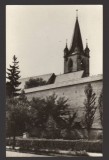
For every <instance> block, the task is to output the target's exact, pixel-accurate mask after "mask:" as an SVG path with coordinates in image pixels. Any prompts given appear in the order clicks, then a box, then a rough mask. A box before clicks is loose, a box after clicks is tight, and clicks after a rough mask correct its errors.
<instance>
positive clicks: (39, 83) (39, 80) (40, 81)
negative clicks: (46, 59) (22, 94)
mask: <svg viewBox="0 0 109 160" xmlns="http://www.w3.org/2000/svg"><path fill="white" fill-rule="evenodd" d="M46 84H47V82H46V81H45V80H43V79H42V78H37V79H33V78H30V79H29V80H28V81H26V82H25V86H24V88H25V89H28V88H33V87H38V86H43V85H46Z"/></svg>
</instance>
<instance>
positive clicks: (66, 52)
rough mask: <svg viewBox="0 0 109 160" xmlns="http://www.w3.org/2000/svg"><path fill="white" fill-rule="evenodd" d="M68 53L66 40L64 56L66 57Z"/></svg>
mask: <svg viewBox="0 0 109 160" xmlns="http://www.w3.org/2000/svg"><path fill="white" fill-rule="evenodd" d="M68 54H69V50H68V47H67V40H66V47H65V48H64V57H65V58H66V57H67V56H68Z"/></svg>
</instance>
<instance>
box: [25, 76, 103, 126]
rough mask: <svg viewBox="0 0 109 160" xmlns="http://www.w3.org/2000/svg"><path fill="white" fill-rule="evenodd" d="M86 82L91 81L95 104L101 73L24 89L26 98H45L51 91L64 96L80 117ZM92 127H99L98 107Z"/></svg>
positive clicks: (100, 83)
mask: <svg viewBox="0 0 109 160" xmlns="http://www.w3.org/2000/svg"><path fill="white" fill-rule="evenodd" d="M88 83H91V85H92V87H93V90H94V92H95V93H96V96H97V98H96V106H97V105H98V97H99V95H100V92H101V90H102V83H103V82H102V75H98V76H92V77H85V78H80V79H78V80H75V81H67V82H62V83H56V84H51V85H46V86H41V87H35V88H31V89H27V90H25V93H26V96H27V98H28V100H31V99H32V98H33V97H43V98H45V97H46V96H49V95H52V94H53V93H55V94H56V95H58V96H59V97H62V96H64V97H65V98H66V99H68V103H69V105H70V109H71V110H72V109H76V110H77V111H78V117H80V118H81V117H82V116H83V111H84V100H85V98H86V96H85V93H84V89H85V86H86V85H87V84H88ZM93 128H96V129H101V125H100V120H99V110H98V109H97V111H96V114H95V120H94V124H93Z"/></svg>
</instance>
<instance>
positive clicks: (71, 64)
mask: <svg viewBox="0 0 109 160" xmlns="http://www.w3.org/2000/svg"><path fill="white" fill-rule="evenodd" d="M72 67H73V61H72V59H71V58H70V59H69V62H68V71H69V72H72Z"/></svg>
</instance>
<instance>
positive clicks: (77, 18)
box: [76, 9, 78, 19]
mask: <svg viewBox="0 0 109 160" xmlns="http://www.w3.org/2000/svg"><path fill="white" fill-rule="evenodd" d="M76 19H78V9H76Z"/></svg>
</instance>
